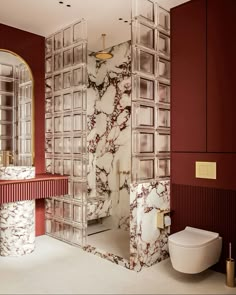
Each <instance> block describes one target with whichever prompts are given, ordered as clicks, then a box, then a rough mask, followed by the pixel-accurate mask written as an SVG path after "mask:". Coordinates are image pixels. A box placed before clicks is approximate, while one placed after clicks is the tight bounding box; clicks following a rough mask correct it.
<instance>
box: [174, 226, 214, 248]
mask: <svg viewBox="0 0 236 295" xmlns="http://www.w3.org/2000/svg"><path fill="white" fill-rule="evenodd" d="M218 237H219V234H218V233H215V232H210V231H206V230H202V229H197V228H193V227H189V226H187V227H186V228H185V229H184V230H182V231H180V232H177V233H175V234H172V235H170V236H169V241H170V242H172V243H174V244H176V245H178V246H183V247H200V246H204V245H206V244H208V243H209V242H212V241H213V240H215V239H217V238H218Z"/></svg>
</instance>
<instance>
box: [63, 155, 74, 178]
mask: <svg viewBox="0 0 236 295" xmlns="http://www.w3.org/2000/svg"><path fill="white" fill-rule="evenodd" d="M63 174H64V175H71V174H72V168H71V160H68V159H65V160H63Z"/></svg>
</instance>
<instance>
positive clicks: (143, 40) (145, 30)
mask: <svg viewBox="0 0 236 295" xmlns="http://www.w3.org/2000/svg"><path fill="white" fill-rule="evenodd" d="M139 34H140V35H139V43H140V44H141V45H142V46H145V47H148V48H151V49H154V44H155V31H154V29H152V28H150V27H148V26H146V25H144V24H141V23H140V25H139Z"/></svg>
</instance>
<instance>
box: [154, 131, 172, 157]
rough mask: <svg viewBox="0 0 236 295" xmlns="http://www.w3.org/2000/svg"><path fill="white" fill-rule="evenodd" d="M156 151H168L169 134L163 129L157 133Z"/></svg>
mask: <svg viewBox="0 0 236 295" xmlns="http://www.w3.org/2000/svg"><path fill="white" fill-rule="evenodd" d="M156 147H157V153H167V152H168V153H169V152H170V134H168V133H165V132H163V131H159V132H158V133H157V145H156Z"/></svg>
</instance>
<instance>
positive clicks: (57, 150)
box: [54, 137, 62, 154]
mask: <svg viewBox="0 0 236 295" xmlns="http://www.w3.org/2000/svg"><path fill="white" fill-rule="evenodd" d="M54 152H55V153H56V154H60V153H61V152H62V139H61V138H60V137H56V138H55V139H54Z"/></svg>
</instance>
